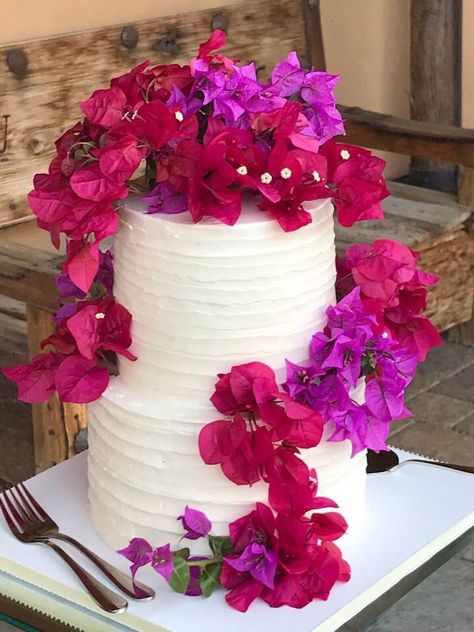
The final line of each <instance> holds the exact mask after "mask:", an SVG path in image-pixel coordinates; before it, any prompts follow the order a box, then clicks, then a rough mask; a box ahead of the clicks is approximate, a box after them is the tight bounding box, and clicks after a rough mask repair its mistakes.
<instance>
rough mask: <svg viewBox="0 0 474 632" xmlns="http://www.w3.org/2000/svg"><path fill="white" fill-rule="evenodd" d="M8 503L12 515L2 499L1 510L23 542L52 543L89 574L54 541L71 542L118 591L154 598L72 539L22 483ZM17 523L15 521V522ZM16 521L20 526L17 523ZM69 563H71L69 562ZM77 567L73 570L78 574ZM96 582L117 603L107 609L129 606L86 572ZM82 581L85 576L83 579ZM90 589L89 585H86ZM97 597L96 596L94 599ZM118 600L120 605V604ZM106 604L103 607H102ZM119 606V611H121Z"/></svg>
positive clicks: (12, 491) (149, 589)
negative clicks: (61, 531)
mask: <svg viewBox="0 0 474 632" xmlns="http://www.w3.org/2000/svg"><path fill="white" fill-rule="evenodd" d="M4 499H5V502H6V504H7V506H8V509H9V510H10V514H11V515H9V513H8V511H7V508H6V506H5V504H4V503H1V497H0V507H1V509H2V512H3V514H4V516H5V520H6V521H7V523H8V525H9V527H10V529H11V530H12V531H13V533H14V535H15V536H16V537H17V538H19V539H20V540H22V541H23V542H44V543H46V544H48V545H49V546H50V547H51V548H53V549H54V550H56V552H57V553H58V554H59V555H61V557H63V559H65V556H66V557H67V558H68V559H69V560H71V561H72V562H73V564H74V566H75V567H77V568H79V570H80V571H82V572H83V573H86V571H84V570H83V569H81V567H80V566H79V565H77V563H76V562H75V561H74V560H72V558H70V557H69V556H68V555H67V553H65V551H64V550H63V549H61V548H60V547H58V546H57V545H56V544H54V543H53V542H51V539H57V540H62V541H65V542H68V543H70V544H72V545H73V546H75V547H76V548H77V549H78V550H79V551H81V552H82V553H83V554H84V555H86V556H87V557H88V558H89V559H90V560H91V561H92V562H94V564H95V565H96V566H97V568H99V569H100V570H101V571H102V572H103V573H104V574H105V575H106V577H108V578H109V579H110V580H111V581H112V582H113V583H114V584H115V585H116V586H117V587H118V588H120V589H121V590H123V591H124V592H125V593H126V594H127V595H129V596H130V597H132V598H134V599H147V600H148V599H152V598H153V597H154V595H155V592H154V591H153V589H152V588H149V587H148V586H146V585H145V584H142V583H140V582H135V583H134V582H133V581H132V578H131V577H130V575H128V574H126V573H123V572H122V571H120V570H119V569H117V568H115V567H114V566H112V564H109V563H108V562H106V561H105V560H103V559H102V558H100V557H99V556H98V555H96V554H95V553H93V552H92V551H90V550H89V549H88V548H87V547H85V546H84V545H83V544H81V543H80V542H78V541H77V540H75V539H74V538H73V537H71V536H68V535H66V534H63V533H60V531H59V528H58V525H57V524H56V523H55V522H54V520H53V519H52V518H51V517H50V516H49V515H48V514H47V513H46V511H45V510H44V509H43V507H41V505H40V504H39V503H38V502H37V501H36V500H35V499H34V498H33V496H32V495H31V494H30V492H29V491H28V489H27V488H26V487H25V486H24V485H23V484H22V483H21V484H20V485H18V486H17V487H14V488H12V489H10V490H9V493H7V492H5V494H4ZM12 518H13V519H14V520H13V519H12ZM14 521H16V523H17V524H16V525H15V523H14ZM66 561H68V560H66ZM77 568H74V569H73V570H74V571H75V572H76V571H77ZM86 575H88V576H89V577H90V578H91V579H92V581H93V582H94V583H95V584H97V585H98V586H99V587H102V588H103V589H104V591H106V592H107V594H108V596H109V601H110V597H111V596H112V598H113V603H109V604H108V606H109V607H112V608H113V609H112V610H109V607H106V608H105V609H107V610H108V611H111V612H118V611H121V610H122V609H123V608H124V606H125V607H126V606H127V602H126V601H125V600H124V599H122V597H120V596H119V595H116V594H115V593H113V592H112V591H109V589H108V588H106V587H105V586H102V584H100V583H99V582H97V580H95V578H93V577H92V576H91V575H89V574H88V573H86ZM80 579H81V581H82V577H80ZM86 587H87V588H88V589H89V586H86ZM94 598H96V597H94ZM117 599H118V600H119V601H120V603H118V602H117ZM99 605H103V604H101V603H100V604H99ZM117 607H118V608H119V609H118V610H117Z"/></svg>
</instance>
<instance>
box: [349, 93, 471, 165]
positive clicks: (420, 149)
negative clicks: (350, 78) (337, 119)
mask: <svg viewBox="0 0 474 632" xmlns="http://www.w3.org/2000/svg"><path fill="white" fill-rule="evenodd" d="M339 109H340V111H341V112H342V115H343V116H344V118H345V119H346V132H347V135H346V137H345V138H344V140H346V141H347V142H350V143H353V144H354V145H362V146H363V147H369V148H371V149H380V150H385V151H392V152H394V153H396V154H403V155H407V156H421V157H426V158H435V159H437V160H444V161H446V162H453V163H455V164H460V165H465V166H466V167H474V130H472V129H464V128H461V127H455V126H451V125H441V124H436V123H426V122H423V121H412V120H409V119H402V118H399V117H396V116H390V115H388V114H379V113H378V112H371V111H369V110H363V109H361V108H357V107H347V106H342V105H340V106H339Z"/></svg>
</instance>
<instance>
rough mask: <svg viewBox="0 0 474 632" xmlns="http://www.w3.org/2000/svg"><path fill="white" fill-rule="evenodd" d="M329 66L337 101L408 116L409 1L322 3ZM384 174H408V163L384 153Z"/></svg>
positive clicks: (332, 0) (337, 0) (333, 0)
mask: <svg viewBox="0 0 474 632" xmlns="http://www.w3.org/2000/svg"><path fill="white" fill-rule="evenodd" d="M321 19H322V28H323V38H324V48H325V53H326V65H327V69H328V71H329V72H334V73H336V74H340V75H341V81H340V84H339V88H338V100H339V101H340V102H341V103H343V104H344V105H356V106H359V107H362V108H365V109H368V110H374V111H376V112H383V113H385V114H395V115H397V116H402V117H407V116H409V52H410V39H409V37H410V29H409V25H410V0H322V2H321ZM381 155H383V157H384V158H385V159H386V160H387V167H386V174H387V176H389V177H396V176H398V175H402V174H403V173H406V170H407V167H408V159H407V158H405V157H400V156H393V155H389V154H381Z"/></svg>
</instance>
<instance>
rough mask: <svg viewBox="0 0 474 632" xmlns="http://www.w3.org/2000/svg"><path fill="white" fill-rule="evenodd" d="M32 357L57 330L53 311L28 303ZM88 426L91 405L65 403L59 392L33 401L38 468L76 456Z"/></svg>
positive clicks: (29, 340) (28, 325) (36, 463)
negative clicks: (80, 436)
mask: <svg viewBox="0 0 474 632" xmlns="http://www.w3.org/2000/svg"><path fill="white" fill-rule="evenodd" d="M26 322H27V327H28V349H29V354H30V357H32V356H34V355H36V354H37V353H39V352H40V351H41V348H40V344H41V341H42V340H43V339H44V338H46V337H47V336H49V335H50V334H51V333H52V332H53V329H54V328H53V322H52V314H51V312H48V311H45V310H42V309H40V308H38V307H35V306H34V305H27V307H26ZM85 427H87V407H86V406H85V405H83V404H61V402H60V401H59V399H58V398H57V396H56V395H54V396H53V397H51V398H50V399H49V400H48V401H47V402H44V403H43V404H34V405H33V436H34V449H35V465H36V471H37V472H42V471H43V470H46V469H48V468H49V467H52V466H53V465H56V463H60V462H61V461H64V460H65V459H67V458H69V457H71V456H74V454H75V450H74V440H75V438H76V435H77V433H78V432H79V431H80V430H81V429H82V428H85Z"/></svg>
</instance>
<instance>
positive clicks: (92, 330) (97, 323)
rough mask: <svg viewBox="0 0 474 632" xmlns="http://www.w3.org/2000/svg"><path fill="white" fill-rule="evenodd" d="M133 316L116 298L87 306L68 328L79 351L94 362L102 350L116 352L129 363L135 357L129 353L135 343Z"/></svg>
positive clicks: (78, 312) (78, 313)
mask: <svg viewBox="0 0 474 632" xmlns="http://www.w3.org/2000/svg"><path fill="white" fill-rule="evenodd" d="M131 321H132V315H131V314H130V312H129V311H128V310H127V309H125V307H123V306H122V305H119V304H118V303H116V302H115V301H113V300H112V299H102V300H99V301H98V302H96V303H92V304H85V305H84V306H82V308H81V309H79V310H78V311H77V313H76V314H74V315H73V316H71V318H69V319H68V321H67V328H68V329H69V331H70V332H71V334H72V335H73V337H74V339H75V340H76V343H77V347H78V350H79V352H80V353H81V354H82V355H83V356H84V357H85V358H88V359H89V360H92V359H93V358H94V357H95V355H96V353H97V352H98V351H99V350H100V349H104V350H107V351H114V352H115V353H119V354H121V355H123V356H125V357H126V358H128V359H129V360H135V359H136V358H135V356H134V355H133V354H132V353H130V352H129V351H127V349H128V347H129V346H130V345H131V343H132V339H131V337H130V324H131Z"/></svg>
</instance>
